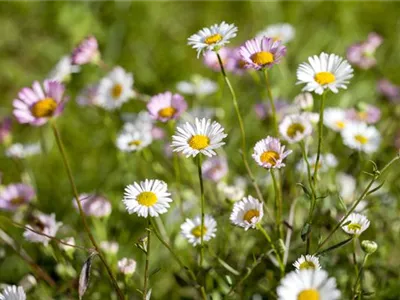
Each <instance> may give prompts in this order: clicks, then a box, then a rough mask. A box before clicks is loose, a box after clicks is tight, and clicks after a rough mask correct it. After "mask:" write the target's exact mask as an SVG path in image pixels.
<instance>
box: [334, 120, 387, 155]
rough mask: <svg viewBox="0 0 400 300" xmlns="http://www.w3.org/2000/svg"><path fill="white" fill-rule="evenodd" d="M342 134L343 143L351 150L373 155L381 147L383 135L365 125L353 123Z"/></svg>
mask: <svg viewBox="0 0 400 300" xmlns="http://www.w3.org/2000/svg"><path fill="white" fill-rule="evenodd" d="M341 133H342V138H343V143H344V144H345V145H346V146H347V147H349V148H351V149H355V150H358V151H363V152H365V153H373V152H375V151H376V150H378V148H379V146H380V142H381V134H380V133H379V131H378V130H377V129H376V128H375V127H373V126H368V125H367V124H365V123H359V122H351V123H349V125H348V126H346V128H345V129H344V130H343V131H342V132H341Z"/></svg>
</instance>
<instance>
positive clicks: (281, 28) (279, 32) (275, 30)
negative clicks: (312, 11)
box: [256, 23, 296, 44]
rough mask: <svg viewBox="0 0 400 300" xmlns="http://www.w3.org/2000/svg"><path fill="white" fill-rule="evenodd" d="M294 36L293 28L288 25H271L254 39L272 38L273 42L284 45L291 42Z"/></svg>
mask: <svg viewBox="0 0 400 300" xmlns="http://www.w3.org/2000/svg"><path fill="white" fill-rule="evenodd" d="M295 34H296V30H295V29H294V27H293V26H292V25H290V24H288V23H278V24H272V25H269V26H268V27H266V28H265V29H264V30H262V31H260V32H259V33H257V35H256V38H258V39H262V38H263V37H268V38H272V39H273V40H274V41H281V42H282V43H283V44H286V43H288V42H290V41H291V40H293V38H294V36H295Z"/></svg>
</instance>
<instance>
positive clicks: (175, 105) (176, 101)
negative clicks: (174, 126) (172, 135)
mask: <svg viewBox="0 0 400 300" xmlns="http://www.w3.org/2000/svg"><path fill="white" fill-rule="evenodd" d="M186 109H187V103H186V101H185V99H184V98H183V97H182V96H181V95H179V94H172V93H171V92H165V93H161V94H158V95H155V96H153V97H151V99H150V101H149V103H147V110H148V111H149V113H150V116H151V117H152V118H153V119H155V120H159V121H161V122H167V121H169V120H175V119H177V118H179V116H180V115H181V114H182V113H183V112H184V111H185V110H186Z"/></svg>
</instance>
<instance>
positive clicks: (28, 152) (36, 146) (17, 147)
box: [6, 143, 42, 158]
mask: <svg viewBox="0 0 400 300" xmlns="http://www.w3.org/2000/svg"><path fill="white" fill-rule="evenodd" d="M41 152H42V149H41V147H40V143H33V144H25V145H24V144H20V143H17V144H12V145H11V146H10V147H8V148H7V149H6V156H8V157H14V158H25V157H28V156H32V155H36V154H39V153H41Z"/></svg>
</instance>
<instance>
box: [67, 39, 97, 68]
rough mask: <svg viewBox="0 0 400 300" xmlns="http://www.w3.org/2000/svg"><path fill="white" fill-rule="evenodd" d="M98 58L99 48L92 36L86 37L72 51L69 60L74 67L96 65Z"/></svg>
mask: <svg viewBox="0 0 400 300" xmlns="http://www.w3.org/2000/svg"><path fill="white" fill-rule="evenodd" d="M99 58H100V52H99V46H98V43H97V40H96V38H95V37H94V36H88V37H87V38H85V39H84V40H83V41H81V42H80V43H79V45H78V46H77V47H76V48H75V49H74V50H73V51H72V55H71V60H72V63H73V64H74V65H84V64H87V63H96V62H97V61H98V60H99Z"/></svg>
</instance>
